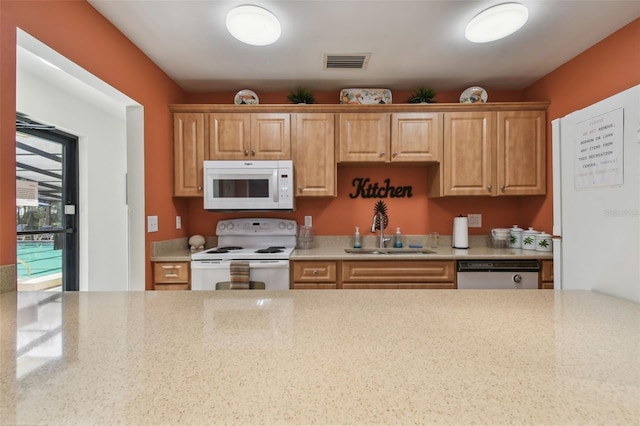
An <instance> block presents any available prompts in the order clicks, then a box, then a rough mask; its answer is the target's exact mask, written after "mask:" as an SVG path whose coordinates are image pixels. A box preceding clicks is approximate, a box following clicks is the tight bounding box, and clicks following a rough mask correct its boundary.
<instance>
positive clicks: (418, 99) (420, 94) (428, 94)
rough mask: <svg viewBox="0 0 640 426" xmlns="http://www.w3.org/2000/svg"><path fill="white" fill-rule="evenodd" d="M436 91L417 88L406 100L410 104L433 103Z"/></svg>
mask: <svg viewBox="0 0 640 426" xmlns="http://www.w3.org/2000/svg"><path fill="white" fill-rule="evenodd" d="M435 97H436V91H435V90H433V89H429V88H427V87H419V88H417V89H416V90H414V91H413V93H412V94H411V96H409V99H408V100H407V101H408V102H409V103H411V104H420V103H425V102H428V103H431V102H435V100H434V98H435Z"/></svg>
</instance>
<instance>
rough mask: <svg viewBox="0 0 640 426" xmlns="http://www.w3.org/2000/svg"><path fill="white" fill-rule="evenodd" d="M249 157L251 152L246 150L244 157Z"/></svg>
mask: <svg viewBox="0 0 640 426" xmlns="http://www.w3.org/2000/svg"><path fill="white" fill-rule="evenodd" d="M248 155H249V150H247V149H245V150H244V156H245V157H247V156H248Z"/></svg>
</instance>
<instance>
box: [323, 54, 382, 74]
mask: <svg viewBox="0 0 640 426" xmlns="http://www.w3.org/2000/svg"><path fill="white" fill-rule="evenodd" d="M370 56H371V53H353V54H348V55H328V54H326V53H325V55H324V68H325V69H356V70H363V69H366V68H367V64H368V63H369V57H370Z"/></svg>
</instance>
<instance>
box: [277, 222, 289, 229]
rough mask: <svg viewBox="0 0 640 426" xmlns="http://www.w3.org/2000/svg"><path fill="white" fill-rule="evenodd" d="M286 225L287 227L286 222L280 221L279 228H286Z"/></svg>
mask: <svg viewBox="0 0 640 426" xmlns="http://www.w3.org/2000/svg"><path fill="white" fill-rule="evenodd" d="M286 227H287V225H286V224H285V223H284V222H280V223H279V224H278V228H280V229H284V228H286Z"/></svg>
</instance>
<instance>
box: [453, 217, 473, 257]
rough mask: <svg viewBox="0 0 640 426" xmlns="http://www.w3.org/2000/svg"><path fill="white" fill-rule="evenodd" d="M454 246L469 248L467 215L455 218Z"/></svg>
mask: <svg viewBox="0 0 640 426" xmlns="http://www.w3.org/2000/svg"><path fill="white" fill-rule="evenodd" d="M452 241H453V248H459V249H468V248H469V222H468V220H467V218H466V217H463V216H460V217H454V218H453V238H452Z"/></svg>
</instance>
